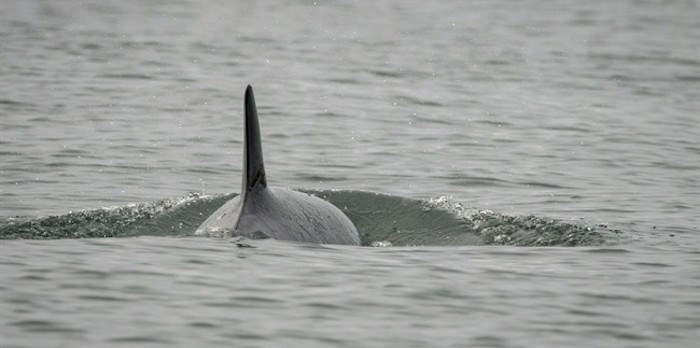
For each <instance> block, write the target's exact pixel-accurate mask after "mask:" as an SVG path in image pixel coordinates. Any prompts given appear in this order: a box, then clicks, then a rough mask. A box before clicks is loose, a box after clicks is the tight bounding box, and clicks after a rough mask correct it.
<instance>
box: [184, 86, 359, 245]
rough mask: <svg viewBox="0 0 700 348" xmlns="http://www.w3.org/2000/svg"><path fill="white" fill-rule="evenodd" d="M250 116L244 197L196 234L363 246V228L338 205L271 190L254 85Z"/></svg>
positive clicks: (246, 106) (247, 107)
mask: <svg viewBox="0 0 700 348" xmlns="http://www.w3.org/2000/svg"><path fill="white" fill-rule="evenodd" d="M244 112H245V127H244V139H245V140H244V145H243V182H242V185H241V193H240V194H239V195H238V196H236V197H234V198H232V199H231V200H229V201H228V202H226V203H225V204H224V205H222V206H221V207H220V208H219V209H218V210H216V211H215V212H214V213H213V214H212V215H211V216H209V217H208V218H207V219H206V220H205V221H204V222H203V223H202V224H201V225H200V226H199V227H198V228H197V232H196V233H197V234H212V233H215V234H222V233H223V234H230V235H235V236H243V237H249V238H256V239H260V238H273V239H279V240H289V241H298V242H306V243H317V244H348V245H359V244H360V236H359V234H358V232H357V228H356V227H355V225H353V223H352V222H351V221H350V219H349V218H348V217H347V216H345V214H343V212H341V211H340V210H339V209H338V208H336V207H335V206H334V205H332V204H330V203H328V202H326V201H324V200H323V199H321V198H318V197H316V196H312V195H309V194H306V193H303V192H298V191H293V190H290V189H284V188H277V187H269V186H268V185H267V176H266V174H265V165H264V163H263V151H262V139H261V136H260V125H259V122H258V112H257V108H256V106H255V97H254V95H253V88H252V87H251V86H250V85H248V88H246V91H245V102H244Z"/></svg>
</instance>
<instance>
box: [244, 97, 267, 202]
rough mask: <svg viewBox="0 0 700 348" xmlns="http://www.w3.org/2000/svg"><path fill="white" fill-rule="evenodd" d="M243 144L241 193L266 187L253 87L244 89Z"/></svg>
mask: <svg viewBox="0 0 700 348" xmlns="http://www.w3.org/2000/svg"><path fill="white" fill-rule="evenodd" d="M244 138H245V144H243V146H244V150H243V186H242V187H241V195H245V194H246V193H248V192H252V191H256V190H260V189H264V188H266V187H267V178H266V177H265V165H264V164H263V153H262V142H261V139H260V125H259V123H258V110H257V109H256V108H255V97H254V96H253V87H251V86H250V85H248V88H247V89H246V90H245V137H244Z"/></svg>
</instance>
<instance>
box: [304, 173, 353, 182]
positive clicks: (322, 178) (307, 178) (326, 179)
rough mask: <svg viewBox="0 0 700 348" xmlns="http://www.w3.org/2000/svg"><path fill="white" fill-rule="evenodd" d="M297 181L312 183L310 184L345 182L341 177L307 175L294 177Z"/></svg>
mask: <svg viewBox="0 0 700 348" xmlns="http://www.w3.org/2000/svg"><path fill="white" fill-rule="evenodd" d="M295 177H296V178H297V179H300V180H305V181H312V182H333V181H345V180H347V178H345V177H341V176H332V177H331V176H322V175H307V174H300V175H295Z"/></svg>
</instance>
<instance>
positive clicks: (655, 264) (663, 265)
mask: <svg viewBox="0 0 700 348" xmlns="http://www.w3.org/2000/svg"><path fill="white" fill-rule="evenodd" d="M632 264H633V265H635V266H642V267H653V268H667V267H673V266H672V265H669V264H666V263H660V262H633V263H632Z"/></svg>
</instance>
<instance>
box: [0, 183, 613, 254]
mask: <svg viewBox="0 0 700 348" xmlns="http://www.w3.org/2000/svg"><path fill="white" fill-rule="evenodd" d="M304 192H307V193H309V194H313V195H316V196H319V197H321V198H323V199H326V200H327V201H329V202H330V203H332V204H334V205H335V206H337V207H338V208H340V209H341V210H342V211H343V212H345V213H346V214H347V215H348V217H349V218H350V220H352V222H353V223H354V224H355V226H357V229H358V231H360V236H361V238H362V242H363V245H373V244H374V245H394V246H414V245H452V246H458V245H522V246H590V245H602V244H608V243H610V242H611V240H610V238H609V237H608V236H612V235H613V233H611V232H609V231H606V230H601V231H597V230H596V229H592V228H590V227H587V226H580V225H576V224H571V223H565V222H561V221H557V220H552V219H546V218H540V217H536V216H531V215H530V216H509V215H503V214H499V213H495V212H492V211H488V210H478V209H475V208H471V207H465V206H464V205H462V204H460V203H457V202H453V201H451V200H450V199H449V198H446V197H439V198H434V199H431V200H428V201H424V200H416V199H410V198H405V197H398V196H391V195H386V194H380V193H374V192H366V191H335V190H324V191H317V190H305V191H304ZM235 196H236V195H235V194H228V195H216V196H201V195H199V194H190V195H188V196H186V197H182V198H175V199H166V200H162V201H158V202H153V203H139V204H130V205H127V206H121V207H111V208H102V209H96V210H86V211H80V212H71V213H69V214H66V215H61V216H50V217H44V218H38V219H20V218H9V219H7V218H4V219H2V220H0V238H2V239H19V238H24V239H58V238H100V237H132V236H145V235H150V236H153V235H155V236H189V235H193V234H194V232H195V230H196V228H197V227H198V226H199V224H201V222H202V221H204V220H205V219H206V218H207V217H208V216H209V215H211V214H212V213H213V212H214V211H215V210H216V209H217V208H219V207H220V206H221V205H222V204H223V203H225V202H226V201H228V200H229V199H231V198H233V197H235Z"/></svg>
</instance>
